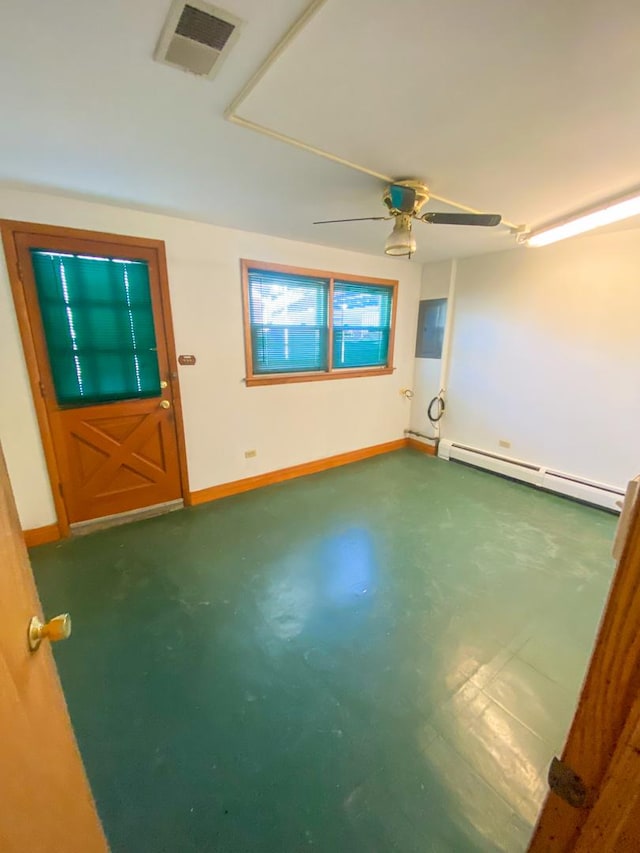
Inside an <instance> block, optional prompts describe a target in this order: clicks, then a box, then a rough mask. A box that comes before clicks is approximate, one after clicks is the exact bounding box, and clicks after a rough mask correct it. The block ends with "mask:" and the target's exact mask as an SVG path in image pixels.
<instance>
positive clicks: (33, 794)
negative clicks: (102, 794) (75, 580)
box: [0, 447, 107, 853]
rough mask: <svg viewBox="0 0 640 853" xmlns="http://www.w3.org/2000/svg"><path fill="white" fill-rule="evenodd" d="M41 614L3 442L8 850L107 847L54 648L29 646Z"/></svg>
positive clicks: (0, 656) (2, 825)
mask: <svg viewBox="0 0 640 853" xmlns="http://www.w3.org/2000/svg"><path fill="white" fill-rule="evenodd" d="M34 615H38V616H39V617H40V618H42V614H41V611H40V604H39V602H38V595H37V593H36V590H35V585H34V583H33V577H32V574H31V566H30V564H29V558H28V556H27V551H26V548H25V545H24V539H23V536H22V532H21V529H20V524H19V522H18V515H17V512H16V507H15V503H14V500H13V494H12V492H11V485H10V483H9V477H8V474H7V469H6V465H5V461H4V456H3V455H2V448H1V447H0V739H1V745H0V756H1V759H0V763H1V766H2V772H1V773H0V850H2V851H3V853H26V851H29V853H51V851H60V853H62V851H64V853H99V851H105V850H107V844H106V841H105V838H104V835H103V833H102V828H101V826H100V821H99V819H98V815H97V813H96V810H95V806H94V803H93V798H92V796H91V791H90V789H89V784H88V782H87V779H86V776H85V773H84V768H83V766H82V761H81V759H80V754H79V752H78V748H77V746H76V742H75V738H74V735H73V731H72V729H71V723H70V721H69V716H68V714H67V708H66V705H65V701H64V696H63V694H62V690H61V688H60V683H59V681H58V675H57V672H56V668H55V664H54V662H53V657H52V655H51V649H50V648H49V644H48V642H47V641H46V640H45V641H43V642H42V644H41V645H40V647H39V648H38V649H37V651H35V652H31V651H30V650H29V647H28V644H27V626H28V624H29V620H30V619H31V617H32V616H34ZM67 642H74V640H73V638H70V639H69V640H68V641H67Z"/></svg>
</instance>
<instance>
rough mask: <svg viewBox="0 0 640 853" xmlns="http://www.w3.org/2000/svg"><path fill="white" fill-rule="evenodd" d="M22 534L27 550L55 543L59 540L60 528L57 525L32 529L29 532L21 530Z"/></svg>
mask: <svg viewBox="0 0 640 853" xmlns="http://www.w3.org/2000/svg"><path fill="white" fill-rule="evenodd" d="M22 533H23V535H24V541H25V543H26V545H27V548H33V547H34V546H35V545H46V544H47V542H57V541H58V539H60V538H61V537H60V528H59V527H58V525H57V524H47V525H45V527H32V528H31V529H30V530H23V531H22Z"/></svg>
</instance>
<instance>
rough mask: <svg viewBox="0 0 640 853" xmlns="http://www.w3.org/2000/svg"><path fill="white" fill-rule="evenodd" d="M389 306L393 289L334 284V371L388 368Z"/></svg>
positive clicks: (346, 283)
mask: <svg viewBox="0 0 640 853" xmlns="http://www.w3.org/2000/svg"><path fill="white" fill-rule="evenodd" d="M392 306H393V288H392V287H385V286H378V285H371V284H352V283H350V282H341V281H336V282H335V283H334V288H333V367H334V369H340V368H356V367H380V366H383V365H387V362H388V358H389V336H390V332H391V310H392Z"/></svg>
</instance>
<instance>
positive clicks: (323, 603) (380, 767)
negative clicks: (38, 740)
mask: <svg viewBox="0 0 640 853" xmlns="http://www.w3.org/2000/svg"><path fill="white" fill-rule="evenodd" d="M614 527H615V517H614V516H612V515H609V514H607V513H605V512H602V511H599V510H595V509H591V508H588V507H584V506H581V505H578V504H576V503H572V502H570V501H567V500H564V499H562V498H558V497H555V496H552V495H548V494H544V493H541V492H537V491H535V490H533V489H530V488H528V487H526V486H523V485H520V484H516V483H512V482H508V481H506V480H502V479H500V478H497V477H494V476H492V475H490V474H486V473H483V472H480V471H476V470H473V469H470V468H466V467H463V466H461V465H458V464H455V463H447V462H442V461H440V460H435V459H430V458H427V457H425V456H423V455H422V454H418V453H415V452H412V451H409V450H407V451H400V452H397V453H394V454H390V455H388V456H384V457H378V458H376V459H371V460H368V461H366V462H361V463H357V464H354V465H350V466H348V467H345V468H341V469H335V470H333V471H328V472H325V473H323V474H318V475H315V476H313V477H307V478H304V479H301V480H296V481H293V482H289V483H284V484H281V485H278V486H271V487H269V488H265V489H262V490H260V491H256V492H251V493H248V494H244V495H239V496H236V497H233V498H227V499H226V500H224V501H218V502H216V503H213V504H209V505H206V506H202V507H199V508H197V509H190V510H184V511H180V512H176V513H173V514H171V515H169V516H164V517H161V518H155V519H151V520H147V521H142V522H138V523H136V524H131V525H129V526H127V527H119V528H115V529H112V530H108V531H103V532H100V533H94V534H93V535H91V536H87V537H85V538H81V539H76V540H73V541H67V542H63V543H60V544H58V545H49V546H43V547H40V548H37V549H35V550H33V551H32V560H33V564H34V568H35V573H36V578H37V582H38V586H39V589H40V593H41V596H42V599H43V604H44V607H45V609H46V612H47V613H48V614H50V615H51V614H54V613H57V612H59V611H63V610H69V611H70V612H71V614H72V617H73V624H74V636H73V638H72V639H71V640H70V641H69V642H68V643H63V644H60V645H59V646H58V647H56V658H57V662H58V666H59V669H60V673H61V677H62V681H63V685H64V688H65V692H66V695H67V699H68V703H69V708H70V711H71V716H72V719H73V722H74V725H75V729H76V733H77V737H78V741H79V743H80V748H81V751H82V753H83V756H84V760H85V763H86V767H87V771H88V774H89V778H90V781H91V784H92V786H93V790H94V793H95V796H96V800H97V803H98V808H99V811H100V814H101V816H102V819H103V822H104V826H105V829H106V832H107V835H108V837H109V839H110V843H111V845H112V848H113V851H114V853H124V851H126V853H183V852H184V853H192V851H194V852H195V851H198V853H204V851H216V853H254V851H255V853H298V851H302V850H307V849H312V850H316V851H323V853H324V851H326V853H365V851H366V853H390V851H401V853H413V851H420V853H424V851H447V853H450V851H453V853H466V851H487V850H494V851H495V850H502V851H508V853H516V851H522V850H524V849H525V848H526V845H527V840H528V837H529V835H530V832H531V827H532V824H533V822H534V820H535V816H536V813H537V811H538V808H539V806H540V803H541V801H542V798H543V796H544V793H545V788H546V785H545V775H546V767H547V765H548V763H549V760H550V759H551V757H552V756H553V755H554V753H557V752H559V750H560V749H561V746H562V742H563V737H564V733H565V732H566V730H567V727H568V724H569V722H570V719H571V716H572V711H573V708H574V706H575V702H576V699H577V692H578V689H579V684H580V682H581V679H582V675H583V672H584V669H585V666H586V663H587V660H588V657H589V653H590V648H591V645H592V642H593V638H594V635H595V631H596V627H597V622H598V619H599V616H600V613H601V610H602V607H603V603H604V600H605V596H606V593H607V589H608V586H609V582H610V579H611V574H612V570H613V565H612V560H611V558H610V556H609V552H610V543H611V539H612V536H613V531H614Z"/></svg>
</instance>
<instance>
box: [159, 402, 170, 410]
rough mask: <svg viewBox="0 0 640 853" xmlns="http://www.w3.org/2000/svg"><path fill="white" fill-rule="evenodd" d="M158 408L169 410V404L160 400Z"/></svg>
mask: <svg viewBox="0 0 640 853" xmlns="http://www.w3.org/2000/svg"><path fill="white" fill-rule="evenodd" d="M160 408H161V409H170V408H171V403H170V402H169V401H168V400H161V401H160Z"/></svg>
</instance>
